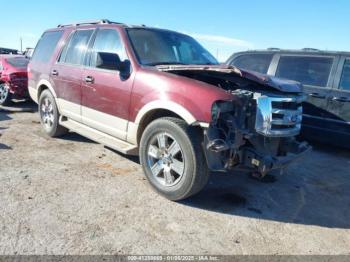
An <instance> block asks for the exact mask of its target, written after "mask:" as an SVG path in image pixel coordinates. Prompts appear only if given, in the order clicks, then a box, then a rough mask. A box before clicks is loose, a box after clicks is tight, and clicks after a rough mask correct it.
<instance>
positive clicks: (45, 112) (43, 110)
mask: <svg viewBox="0 0 350 262" xmlns="http://www.w3.org/2000/svg"><path fill="white" fill-rule="evenodd" d="M40 115H41V119H42V123H43V124H44V126H45V128H47V129H51V128H52V126H53V123H54V117H55V116H54V111H53V105H52V102H51V100H50V99H49V98H47V97H45V98H44V100H43V102H42V104H41V107H40Z"/></svg>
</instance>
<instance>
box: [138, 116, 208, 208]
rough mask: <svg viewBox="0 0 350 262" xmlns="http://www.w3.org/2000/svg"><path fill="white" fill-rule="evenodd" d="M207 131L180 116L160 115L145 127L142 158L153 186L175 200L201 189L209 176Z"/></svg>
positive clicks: (141, 146)
mask: <svg viewBox="0 0 350 262" xmlns="http://www.w3.org/2000/svg"><path fill="white" fill-rule="evenodd" d="M202 137H203V135H202V134H201V133H200V131H199V130H198V129H197V128H194V127H190V126H188V125H187V124H186V122H185V121H183V120H181V119H178V118H172V117H167V118H160V119H158V120H155V121H154V122H152V123H151V124H150V125H149V126H148V127H147V128H146V130H145V131H144V133H143V135H142V138H141V143H140V160H141V164H142V167H143V170H144V173H145V175H146V177H147V179H148V181H149V182H150V184H151V185H152V186H153V188H154V189H155V190H156V191H157V192H158V193H160V194H161V195H163V196H165V197H166V198H168V199H170V200H174V201H178V200H182V199H185V198H188V197H190V196H192V195H194V194H196V193H198V192H199V191H200V190H201V189H202V188H203V187H204V186H205V185H206V184H207V181H208V177H209V171H208V167H207V165H206V161H205V157H204V153H203V149H202V147H201V143H202V139H201V138H202Z"/></svg>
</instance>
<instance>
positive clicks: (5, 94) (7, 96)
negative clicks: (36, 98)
mask: <svg viewBox="0 0 350 262" xmlns="http://www.w3.org/2000/svg"><path fill="white" fill-rule="evenodd" d="M11 99H12V94H11V93H10V90H9V88H8V86H7V85H6V84H5V83H1V84H0V105H2V106H7V105H9V104H10V103H11Z"/></svg>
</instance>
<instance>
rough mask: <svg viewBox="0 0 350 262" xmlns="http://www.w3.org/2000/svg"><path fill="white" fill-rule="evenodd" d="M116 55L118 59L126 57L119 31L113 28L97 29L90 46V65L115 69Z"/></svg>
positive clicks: (121, 59)
mask: <svg viewBox="0 0 350 262" xmlns="http://www.w3.org/2000/svg"><path fill="white" fill-rule="evenodd" d="M116 55H118V56H119V59H120V61H123V60H125V59H128V58H127V55H126V52H125V49H124V46H123V43H122V41H121V39H120V36H119V33H118V32H117V31H116V30H114V29H103V30H99V31H98V32H97V34H96V39H95V42H94V45H93V48H92V52H91V60H90V66H91V67H96V68H102V69H109V70H115V66H114V65H115V64H116V62H117V57H116ZM102 58H103V59H102ZM102 61H104V63H102ZM106 61H107V63H106ZM108 61H109V62H108Z"/></svg>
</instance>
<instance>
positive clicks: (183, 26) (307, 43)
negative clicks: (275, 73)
mask: <svg viewBox="0 0 350 262" xmlns="http://www.w3.org/2000/svg"><path fill="white" fill-rule="evenodd" d="M0 6H1V10H8V11H5V12H1V18H2V19H1V26H0V47H8V48H14V49H20V38H22V39H23V48H26V47H35V45H36V42H37V40H38V39H39V38H40V36H41V34H42V33H43V32H44V31H45V30H46V29H48V28H52V27H56V26H57V25H58V24H66V23H71V22H79V21H86V20H98V19H102V18H103V19H109V20H111V21H116V22H123V23H126V24H136V25H138V24H145V25H147V26H152V27H160V28H166V29H171V30H175V31H179V32H183V33H187V34H189V35H191V36H193V37H194V38H195V39H197V40H198V41H199V42H200V43H201V44H202V45H203V46H204V47H205V48H207V49H208V50H209V51H210V52H211V53H212V54H213V55H214V56H215V57H217V58H218V60H220V61H221V62H223V61H225V60H226V59H227V58H228V57H229V56H230V55H231V54H233V53H235V52H239V51H246V50H252V49H266V48H269V47H277V48H288V49H301V48H306V47H307V48H318V49H323V50H336V51H350V46H349V44H350V27H349V25H350V15H349V11H350V0H240V1H238V0H176V1H174V0H169V1H167V0H123V1H122V0H102V1H89V0H75V1H74V0H71V1H69V0H60V1H50V0H47V1H43V0H36V1H24V0H23V1H19V0H12V1H8V0H7V1H6V0H0ZM11 10H13V11H11Z"/></svg>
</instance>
